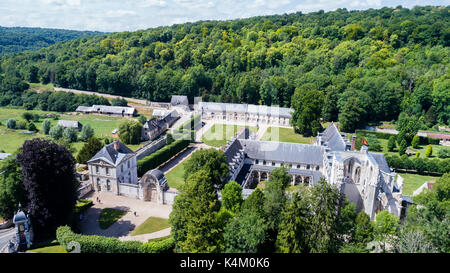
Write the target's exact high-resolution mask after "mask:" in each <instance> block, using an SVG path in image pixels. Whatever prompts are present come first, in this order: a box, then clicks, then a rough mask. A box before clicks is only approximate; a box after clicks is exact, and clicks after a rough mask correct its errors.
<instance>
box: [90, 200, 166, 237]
mask: <svg viewBox="0 0 450 273" xmlns="http://www.w3.org/2000/svg"><path fill="white" fill-rule="evenodd" d="M97 196H98V197H99V199H100V201H101V203H100V204H99V203H97V202H96V197H97ZM86 199H90V200H92V201H94V206H92V207H91V208H89V209H88V210H87V211H86V213H85V214H84V217H83V220H82V221H81V232H82V233H83V234H86V235H101V236H107V237H124V236H128V235H129V234H130V232H131V231H133V230H134V229H135V228H136V227H138V226H139V225H141V224H142V223H143V222H144V221H145V220H147V218H149V217H150V216H154V217H160V218H165V219H168V218H169V215H170V212H171V211H172V206H171V205H159V204H156V203H153V202H145V201H142V200H139V199H134V198H130V197H125V196H117V195H115V194H112V193H105V192H102V193H91V194H90V195H89V196H87V197H86ZM104 208H114V209H120V210H124V211H127V214H125V215H124V216H123V217H122V218H121V219H120V220H119V221H117V222H116V223H114V224H113V225H111V226H110V227H109V228H107V229H104V230H103V229H101V228H100V226H99V224H98V218H99V216H100V212H101V210H102V209H104ZM134 211H136V216H135V215H134V213H133V212H134ZM166 232H167V231H166ZM164 234H165V233H161V236H166V235H164ZM169 234H170V231H169ZM167 235H168V234H167ZM152 236H157V234H154V235H152ZM154 238H157V237H154Z"/></svg>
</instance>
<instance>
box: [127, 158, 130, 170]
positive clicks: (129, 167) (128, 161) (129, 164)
mask: <svg viewBox="0 0 450 273" xmlns="http://www.w3.org/2000/svg"><path fill="white" fill-rule="evenodd" d="M127 164H128V169H129V168H130V160H128V162H127Z"/></svg>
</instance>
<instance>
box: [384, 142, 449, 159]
mask: <svg viewBox="0 0 450 273" xmlns="http://www.w3.org/2000/svg"><path fill="white" fill-rule="evenodd" d="M378 141H379V142H380V144H381V147H382V148H383V151H382V152H383V153H387V154H389V155H399V154H398V148H396V149H395V150H394V152H388V149H387V143H388V141H389V140H387V139H378ZM431 147H432V149H433V153H432V155H431V156H430V157H428V158H429V159H435V158H437V159H440V158H439V157H438V153H439V150H442V149H448V150H450V147H446V146H443V145H431ZM408 149H410V150H414V151H416V152H417V151H418V152H420V158H427V157H426V156H425V151H426V149H427V145H420V146H419V148H418V149H413V148H412V147H411V146H409V147H408ZM414 157H416V155H415V154H413V155H411V156H409V158H410V159H412V158H414Z"/></svg>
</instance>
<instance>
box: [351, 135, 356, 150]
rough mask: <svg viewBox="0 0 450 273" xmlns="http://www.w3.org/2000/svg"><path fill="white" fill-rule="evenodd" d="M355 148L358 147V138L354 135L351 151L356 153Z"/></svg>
mask: <svg viewBox="0 0 450 273" xmlns="http://www.w3.org/2000/svg"><path fill="white" fill-rule="evenodd" d="M355 146H356V136H355V135H353V136H352V147H351V149H350V150H352V151H354V150H355Z"/></svg>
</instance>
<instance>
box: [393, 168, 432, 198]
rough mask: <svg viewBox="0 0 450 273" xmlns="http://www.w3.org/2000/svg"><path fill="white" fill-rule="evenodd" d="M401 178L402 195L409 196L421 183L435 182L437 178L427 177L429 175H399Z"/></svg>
mask: <svg viewBox="0 0 450 273" xmlns="http://www.w3.org/2000/svg"><path fill="white" fill-rule="evenodd" d="M399 175H400V176H401V177H403V179H404V182H403V183H404V184H403V194H404V195H409V196H411V195H412V193H413V192H414V191H415V190H417V189H418V188H419V187H420V186H422V184H423V183H425V182H427V181H436V179H438V178H439V177H436V176H429V175H420V174H411V173H399Z"/></svg>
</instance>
